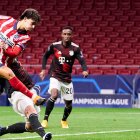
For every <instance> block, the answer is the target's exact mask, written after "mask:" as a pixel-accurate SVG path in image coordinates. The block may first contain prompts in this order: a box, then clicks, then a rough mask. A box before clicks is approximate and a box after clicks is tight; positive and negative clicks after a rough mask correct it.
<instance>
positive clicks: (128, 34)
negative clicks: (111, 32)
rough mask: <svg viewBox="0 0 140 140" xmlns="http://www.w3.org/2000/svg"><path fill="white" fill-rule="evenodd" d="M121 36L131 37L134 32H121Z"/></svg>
mask: <svg viewBox="0 0 140 140" xmlns="http://www.w3.org/2000/svg"><path fill="white" fill-rule="evenodd" d="M120 37H122V38H130V37H132V32H124V33H120ZM127 42H128V41H127Z"/></svg>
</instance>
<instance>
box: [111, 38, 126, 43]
mask: <svg viewBox="0 0 140 140" xmlns="http://www.w3.org/2000/svg"><path fill="white" fill-rule="evenodd" d="M112 42H114V43H123V42H124V38H122V37H115V38H112Z"/></svg>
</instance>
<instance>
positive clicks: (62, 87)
mask: <svg viewBox="0 0 140 140" xmlns="http://www.w3.org/2000/svg"><path fill="white" fill-rule="evenodd" d="M53 88H56V89H57V90H58V91H59V92H60V93H61V97H62V98H63V99H64V100H68V101H70V100H73V96H74V89H73V83H72V82H71V83H66V82H61V81H58V80H57V79H56V78H53V77H51V78H50V85H49V90H48V92H49V93H50V94H51V90H52V89H53Z"/></svg>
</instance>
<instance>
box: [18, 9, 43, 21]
mask: <svg viewBox="0 0 140 140" xmlns="http://www.w3.org/2000/svg"><path fill="white" fill-rule="evenodd" d="M25 17H26V18H27V19H32V20H34V21H35V22H36V23H38V22H39V21H40V15H39V13H38V11H37V10H35V9H32V8H28V9H25V11H24V12H23V13H22V14H21V16H20V20H22V19H24V18H25Z"/></svg>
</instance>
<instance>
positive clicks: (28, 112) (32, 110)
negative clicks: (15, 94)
mask: <svg viewBox="0 0 140 140" xmlns="http://www.w3.org/2000/svg"><path fill="white" fill-rule="evenodd" d="M31 114H37V112H36V110H35V108H34V107H33V106H32V105H29V106H27V107H26V108H25V116H26V117H29V116H30V115H31Z"/></svg>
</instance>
